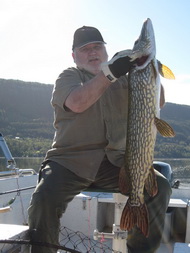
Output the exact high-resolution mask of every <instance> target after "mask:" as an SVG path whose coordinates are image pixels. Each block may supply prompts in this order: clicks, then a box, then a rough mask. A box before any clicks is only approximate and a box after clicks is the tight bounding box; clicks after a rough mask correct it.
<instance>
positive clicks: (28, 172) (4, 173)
mask: <svg viewBox="0 0 190 253" xmlns="http://www.w3.org/2000/svg"><path fill="white" fill-rule="evenodd" d="M32 175H37V173H36V171H35V170H34V169H30V168H29V169H17V168H16V169H14V170H6V171H1V172H0V178H3V177H14V176H18V177H24V176H32Z"/></svg>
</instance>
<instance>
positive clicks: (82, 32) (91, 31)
mask: <svg viewBox="0 0 190 253" xmlns="http://www.w3.org/2000/svg"><path fill="white" fill-rule="evenodd" d="M93 42H94V43H104V44H105V42H104V40H103V37H102V35H101V33H100V32H99V31H98V29H96V28H95V27H91V26H83V27H81V28H79V29H77V30H76V31H75V33H74V39H73V47H72V49H73V50H74V49H75V47H83V46H85V45H87V44H89V43H93Z"/></svg>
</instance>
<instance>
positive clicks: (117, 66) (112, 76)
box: [101, 50, 134, 82]
mask: <svg viewBox="0 0 190 253" xmlns="http://www.w3.org/2000/svg"><path fill="white" fill-rule="evenodd" d="M131 54H132V51H131V50H124V51H120V52H118V53H116V54H115V55H114V56H113V58H112V59H111V60H110V61H108V62H104V63H102V65H101V68H102V71H103V73H104V75H105V76H106V77H107V78H108V79H109V80H110V81H111V82H115V81H116V80H117V78H119V77H120V76H123V75H125V74H127V73H128V72H129V70H130V68H131V67H132V66H133V64H134V62H133V61H132V58H131V57H130V55H131Z"/></svg>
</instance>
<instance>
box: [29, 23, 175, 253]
mask: <svg viewBox="0 0 190 253" xmlns="http://www.w3.org/2000/svg"><path fill="white" fill-rule="evenodd" d="M72 56H73V59H74V62H75V63H76V66H77V67H76V68H69V69H66V70H64V71H63V72H62V73H61V74H60V76H59V78H58V80H57V81H56V85H55V87H54V91H53V95H52V100H51V103H52V105H53V107H54V112H55V121H54V127H55V137H54V141H53V144H52V149H50V150H49V151H48V152H47V155H46V158H45V161H44V163H43V164H42V168H41V170H40V175H39V183H38V185H37V187H36V190H35V192H34V194H33V197H32V200H31V204H30V207H29V210H28V212H29V226H30V231H31V240H32V241H33V242H48V243H52V244H58V235H59V219H60V217H61V216H62V213H64V212H65V210H66V208H67V204H68V203H69V202H70V201H71V200H72V199H73V198H74V197H75V195H77V194H79V193H80V192H81V191H84V190H85V189H87V188H89V187H92V186H93V187H96V188H103V189H105V191H106V190H118V191H119V187H118V177H119V172H120V168H121V167H122V165H123V163H124V153H125V143H126V140H125V138H126V126H127V96H128V85H127V77H126V73H127V72H128V71H129V69H130V67H131V66H132V65H133V63H132V62H130V59H129V57H127V56H126V52H125V51H122V52H120V53H119V54H116V55H115V56H114V57H113V58H112V60H111V61H108V62H107V60H108V55H107V52H106V48H105V42H104V40H103V37H102V35H101V33H100V32H99V31H98V30H97V29H96V28H93V27H87V26H84V27H81V28H79V29H77V30H76V32H75V34H74V40H73V53H72ZM102 63H104V64H102ZM162 96H163V95H162ZM156 175H157V182H158V187H159V191H158V194H157V195H156V197H154V198H150V197H149V196H148V194H146V193H145V200H146V204H147V207H148V211H149V237H148V238H145V237H144V236H143V235H142V233H141V232H140V231H139V230H138V229H137V228H134V229H132V231H130V232H129V236H128V240H127V243H128V250H129V252H131V253H145V252H146V253H153V252H155V250H156V249H157V248H158V247H159V244H160V240H161V235H162V230H163V225H164V217H165V212H166V209H167V206H168V202H169V198H170V194H171V190H170V186H169V184H168V182H167V180H166V179H165V178H164V177H163V176H162V175H160V174H159V173H157V174H156ZM31 252H32V253H44V252H46V253H53V252H56V250H55V249H51V248H45V247H44V248H43V247H40V246H32V251H31Z"/></svg>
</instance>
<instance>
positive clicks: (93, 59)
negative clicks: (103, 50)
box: [89, 56, 100, 62]
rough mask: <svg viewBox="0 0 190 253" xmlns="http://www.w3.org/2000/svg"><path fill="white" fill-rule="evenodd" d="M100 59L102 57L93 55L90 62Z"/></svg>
mask: <svg viewBox="0 0 190 253" xmlns="http://www.w3.org/2000/svg"><path fill="white" fill-rule="evenodd" d="M99 59H100V58H99V57H97V56H95V57H91V58H90V59H89V62H91V61H97V60H99Z"/></svg>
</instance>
